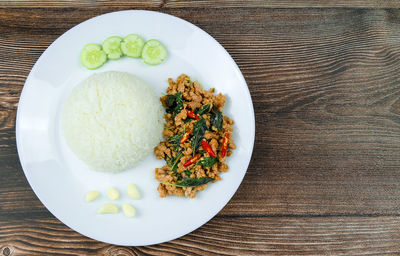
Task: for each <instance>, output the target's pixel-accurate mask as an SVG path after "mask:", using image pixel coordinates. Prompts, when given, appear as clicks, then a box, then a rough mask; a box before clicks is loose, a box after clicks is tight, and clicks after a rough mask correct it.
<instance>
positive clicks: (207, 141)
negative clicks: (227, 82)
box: [154, 74, 236, 198]
mask: <svg viewBox="0 0 400 256" xmlns="http://www.w3.org/2000/svg"><path fill="white" fill-rule="evenodd" d="M168 82H169V87H168V88H167V95H165V96H163V97H161V99H160V100H161V102H162V104H163V106H164V107H165V109H166V112H167V113H166V114H165V116H164V117H165V120H166V124H165V127H164V132H163V135H164V136H165V137H166V140H165V141H162V142H161V143H160V144H159V145H158V146H157V147H155V148H154V153H155V155H156V157H157V158H158V159H165V161H166V163H167V164H166V165H165V166H163V167H161V168H156V169H155V177H156V179H157V180H158V181H160V184H159V186H158V188H157V190H158V192H159V194H160V197H165V196H166V195H167V194H169V195H177V196H186V197H189V198H194V197H195V196H196V191H198V190H204V189H205V188H206V187H207V185H208V183H209V182H214V181H217V180H220V179H221V178H220V176H219V174H220V172H226V171H228V165H227V164H226V163H225V160H226V157H227V156H230V155H231V154H232V151H231V150H232V149H234V148H236V146H235V144H234V141H233V137H232V131H233V127H232V126H233V123H234V122H233V120H231V119H230V118H229V117H227V116H224V115H223V114H222V109H223V107H224V105H225V96H224V95H222V94H221V93H219V94H217V95H214V89H213V88H212V89H210V90H204V89H203V88H202V87H201V85H200V84H199V83H198V82H197V81H194V82H193V81H191V80H190V78H189V77H188V76H187V75H184V74H182V75H180V76H179V77H178V78H177V79H176V81H173V80H172V79H171V78H170V79H169V80H168Z"/></svg>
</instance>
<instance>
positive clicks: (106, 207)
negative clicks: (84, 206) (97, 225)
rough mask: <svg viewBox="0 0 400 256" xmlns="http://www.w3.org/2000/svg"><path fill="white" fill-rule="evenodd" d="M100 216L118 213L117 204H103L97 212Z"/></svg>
mask: <svg viewBox="0 0 400 256" xmlns="http://www.w3.org/2000/svg"><path fill="white" fill-rule="evenodd" d="M97 213H99V214H107V213H118V207H117V206H116V205H115V204H103V205H102V206H101V207H100V208H99V210H98V211H97Z"/></svg>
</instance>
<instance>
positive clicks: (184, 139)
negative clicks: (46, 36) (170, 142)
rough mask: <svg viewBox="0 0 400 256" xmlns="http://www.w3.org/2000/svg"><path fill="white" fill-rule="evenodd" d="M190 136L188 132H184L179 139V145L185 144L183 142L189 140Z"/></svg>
mask: <svg viewBox="0 0 400 256" xmlns="http://www.w3.org/2000/svg"><path fill="white" fill-rule="evenodd" d="M190 134H191V132H190V131H188V132H185V134H183V136H182V138H181V144H182V143H185V141H187V140H188V139H189V136H190Z"/></svg>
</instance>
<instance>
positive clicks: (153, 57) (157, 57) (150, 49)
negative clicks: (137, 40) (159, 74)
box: [142, 39, 167, 65]
mask: <svg viewBox="0 0 400 256" xmlns="http://www.w3.org/2000/svg"><path fill="white" fill-rule="evenodd" d="M166 57H167V50H166V49H165V47H164V45H163V44H162V43H160V42H159V41H158V40H155V39H151V40H149V41H147V42H146V44H145V45H144V47H143V51H142V59H143V60H144V62H145V63H146V64H149V65H158V64H160V63H161V62H163V60H164V59H165V58H166Z"/></svg>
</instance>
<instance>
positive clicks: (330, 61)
mask: <svg viewBox="0 0 400 256" xmlns="http://www.w3.org/2000/svg"><path fill="white" fill-rule="evenodd" d="M284 3H286V1H281V2H280V4H282V5H283V4H284ZM307 3H308V4H311V3H314V5H312V6H313V7H321V6H322V5H323V4H324V3H326V4H327V5H326V6H331V7H360V6H363V7H367V8H372V9H354V8H346V9H341V8H332V9H316V8H311V9H310V8H294V9H285V8H284V7H283V9H272V8H269V7H279V6H278V5H279V3H278V1H248V2H241V1H227V2H226V4H227V5H226V8H220V7H221V5H222V2H221V1H216V2H214V3H213V4H211V2H210V1H185V2H180V1H166V2H161V3H160V2H159V1H148V2H140V3H139V2H137V1H133V2H129V3H128V2H127V1H119V2H117V1H107V2H105V1H100V2H96V3H94V2H93V3H92V2H90V1H88V0H87V1H86V0H85V1H79V2H78V1H58V2H57V3H56V4H55V5H54V2H51V1H35V2H33V1H17V2H13V3H12V2H11V1H10V2H7V1H6V2H4V1H3V2H1V3H0V6H1V7H2V8H0V59H1V60H2V61H1V62H0V148H1V150H0V168H1V174H2V176H1V178H0V248H2V249H0V253H3V254H4V250H5V248H8V249H6V252H5V253H8V252H10V253H11V254H12V255H43V253H44V252H46V253H47V254H46V255H273V254H274V255H377V254H386V255H396V254H400V246H399V244H400V237H399V234H400V232H399V229H400V223H399V222H400V219H399V216H400V199H399V198H400V186H399V184H400V72H399V67H400V10H397V9H385V10H384V9H373V8H375V7H378V6H373V3H375V4H376V3H377V2H375V1H374V2H372V1H353V2H349V1H331V2H329V3H330V4H331V5H328V2H320V5H321V6H320V5H318V4H316V3H315V2H314V1H311V2H306V1H297V2H296V1H295V2H293V5H292V7H308V6H307ZM379 3H380V4H382V7H390V6H389V5H385V4H389V3H391V2H390V1H381V2H379ZM393 3H394V2H393ZM13 4H14V5H13ZM296 4H297V6H295V5H296ZM335 4H337V5H336V6H335ZM339 4H341V5H343V6H340V5H339ZM11 5H13V8H7V6H8V7H10V6H11ZM144 5H146V6H144ZM20 7H21V8H20ZM31 7H35V8H31ZM209 7H210V8H209ZM231 7H232V8H231ZM233 7H235V8H233ZM254 7H260V8H254ZM261 7H262V8H261ZM130 8H147V9H151V10H156V11H161V12H165V13H169V14H172V15H175V16H178V17H181V18H184V19H186V20H188V21H190V22H192V23H194V24H196V25H198V26H199V27H201V28H202V29H204V30H205V31H207V32H208V33H209V34H211V35H212V36H213V37H214V38H216V39H217V40H218V41H219V42H220V43H221V44H222V45H223V46H224V47H225V48H226V49H227V50H228V52H229V53H230V54H231V55H232V57H233V58H234V60H235V61H236V62H237V64H238V66H239V67H240V69H241V71H242V72H243V74H244V76H245V78H246V81H247V83H248V86H249V89H250V92H251V95H252V99H253V103H254V109H255V113H256V137H257V138H256V141H255V148H254V154H253V158H252V161H251V164H250V167H249V169H248V172H247V174H246V176H245V179H244V181H243V183H242V185H241V186H240V188H239V190H238V191H237V193H236V194H235V196H234V197H233V199H232V200H231V201H230V202H229V204H228V205H227V206H226V207H225V208H224V209H223V210H222V211H221V212H220V213H219V214H218V215H217V217H216V218H214V219H213V220H212V221H210V222H209V223H207V224H206V225H205V226H203V227H202V228H200V229H198V230H196V231H194V232H193V233H191V234H189V235H186V236H184V237H182V238H180V239H177V240H175V241H172V242H169V243H164V244H160V245H155V246H149V247H135V248H123V247H118V246H111V245H107V244H103V243H99V242H96V241H93V240H91V239H89V238H85V237H83V236H81V235H79V234H77V233H75V232H74V231H71V230H70V229H69V228H67V227H66V226H64V225H63V224H61V223H60V222H59V221H57V220H55V219H54V217H53V216H52V215H51V214H50V213H49V212H48V211H47V210H46V209H45V208H44V206H43V205H42V204H41V203H40V202H39V200H38V199H37V198H36V196H35V195H34V193H33V192H32V190H31V188H30V187H29V184H28V183H27V181H26V179H25V177H24V174H23V171H22V170H21V166H20V164H19V161H18V157H17V150H16V143H15V131H14V126H15V115H16V108H17V104H18V100H19V96H20V93H21V90H22V87H23V84H24V82H25V79H26V77H27V75H28V73H29V70H30V69H31V68H32V66H33V65H34V63H35V61H36V60H37V58H38V57H39V56H40V54H41V53H42V52H43V51H44V50H45V49H46V47H48V46H49V45H50V44H51V43H52V42H53V41H54V40H55V39H56V38H57V37H58V36H60V35H61V34H62V33H64V32H65V31H66V30H68V29H69V28H71V27H73V26H74V25H76V24H78V23H79V22H82V21H84V20H86V19H88V18H91V17H93V16H96V15H99V14H102V13H106V12H111V11H117V10H123V9H130ZM224 175H225V174H224ZM226 175H229V172H228V173H227V174H226ZM2 250H3V251H2ZM8 250H9V251H8Z"/></svg>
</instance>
